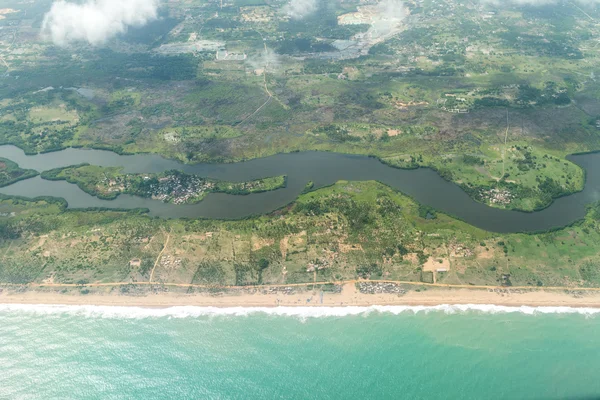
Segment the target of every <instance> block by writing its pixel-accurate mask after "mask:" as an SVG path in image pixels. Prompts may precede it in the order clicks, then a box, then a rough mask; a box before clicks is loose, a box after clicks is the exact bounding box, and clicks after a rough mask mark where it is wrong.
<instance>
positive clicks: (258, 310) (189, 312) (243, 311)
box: [0, 304, 600, 319]
mask: <svg viewBox="0 0 600 400" xmlns="http://www.w3.org/2000/svg"><path fill="white" fill-rule="evenodd" d="M430 312H441V313H445V314H461V313H469V312H475V313H485V314H505V313H521V314H526V315H540V314H580V315H585V316H593V315H595V314H600V308H583V307H582V308H579V307H530V306H518V307H509V306H497V305H491V304H441V305H437V306H369V307H358V306H356V307H354V306H347V307H224V308H220V307H197V306H176V307H167V308H145V307H128V306H93V305H43V304H39V305H38V304H0V313H32V314H37V315H77V316H83V317H89V318H125V319H143V318H197V317H205V316H208V317H215V316H248V315H253V314H266V315H273V316H284V317H297V318H301V319H306V318H320V317H345V316H354V315H368V314H372V313H379V314H392V315H398V314H403V313H412V314H419V313H430Z"/></svg>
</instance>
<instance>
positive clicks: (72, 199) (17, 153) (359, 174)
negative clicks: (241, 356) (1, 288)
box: [0, 145, 600, 233]
mask: <svg viewBox="0 0 600 400" xmlns="http://www.w3.org/2000/svg"><path fill="white" fill-rule="evenodd" d="M0 157H4V158H8V159H10V160H12V161H14V162H16V163H18V164H19V166H20V167H21V168H28V169H35V170H37V171H45V170H49V169H52V168H58V167H66V166H70V165H74V164H80V163H84V162H86V163H90V164H94V165H101V166H105V167H114V166H122V167H124V170H125V172H128V173H144V172H146V173H151V172H162V171H166V170H170V169H179V170H182V171H184V172H187V173H192V174H198V175H201V176H204V177H210V178H215V179H222V180H228V181H247V180H253V179H259V178H264V177H268V176H276V175H287V176H288V182H287V187H285V188H283V189H279V190H274V191H271V192H265V193H258V194H251V195H246V196H235V195H228V194H223V193H211V194H209V195H208V196H207V197H206V198H205V200H204V201H202V202H201V203H199V204H190V205H174V204H168V203H163V202H161V201H158V200H152V199H144V198H140V197H135V196H130V195H120V196H119V197H118V198H117V199H115V200H101V199H98V198H96V197H93V196H91V195H89V194H87V193H85V192H83V191H82V190H81V189H79V187H77V186H76V185H74V184H70V183H67V182H65V181H47V180H44V179H41V178H40V177H39V176H38V177H35V178H31V179H27V180H23V181H20V182H17V183H15V184H13V185H10V186H7V187H3V188H0V193H3V194H6V195H17V196H25V197H36V196H54V197H62V198H64V199H65V200H67V202H68V203H69V207H70V208H87V207H107V208H129V209H131V208H140V207H143V208H147V209H149V210H150V215H152V216H160V217H166V218H178V217H192V218H193V217H204V218H217V219H236V218H243V217H246V216H249V215H253V214H264V213H267V212H270V211H272V210H275V209H277V208H279V207H282V206H284V205H286V204H288V203H290V202H292V201H293V200H294V199H296V198H297V197H298V195H299V194H300V193H301V192H302V190H303V188H304V186H305V185H306V183H307V182H308V181H313V182H314V184H315V188H319V187H323V186H326V185H330V184H333V183H335V182H336V181H338V180H354V181H364V180H377V181H380V182H382V183H384V184H386V185H389V186H391V187H393V188H395V189H397V190H399V191H401V192H402V193H405V194H407V195H409V196H411V197H413V198H414V199H415V200H417V201H419V202H420V203H422V204H425V205H428V206H431V207H434V208H436V209H438V210H440V211H442V212H445V213H447V214H450V215H454V216H456V217H458V218H460V219H462V220H464V221H466V222H468V223H470V224H472V225H475V226H477V227H479V228H482V229H486V230H489V231H494V232H502V233H504V232H531V231H539V230H545V229H550V228H555V227H561V226H565V225H568V224H570V223H572V222H573V221H575V220H577V219H579V218H581V217H583V216H584V214H585V205H586V204H587V203H591V202H593V201H598V200H600V173H599V172H600V154H586V155H577V156H571V157H569V159H570V160H571V161H573V162H575V163H576V164H578V165H580V166H581V167H582V168H584V169H586V171H587V177H586V185H585V189H584V190H583V191H582V192H579V193H576V194H573V195H571V196H567V197H563V198H560V199H557V200H556V201H555V202H554V203H553V204H552V205H551V206H550V207H548V208H546V209H545V210H543V211H539V212H535V213H523V212H518V211H508V210H500V209H496V208H492V207H488V206H486V205H484V204H481V203H478V202H476V201H474V200H472V199H471V198H470V197H469V196H468V195H467V194H466V193H465V192H464V191H463V190H462V189H460V188H459V187H458V186H456V185H455V184H453V183H450V182H447V181H445V180H443V179H442V178H441V177H440V176H439V175H438V174H437V173H436V172H435V171H433V170H430V169H426V168H421V169H416V170H402V169H396V168H392V167H389V166H387V165H385V164H383V163H381V162H380V161H378V160H377V159H375V158H370V157H366V156H356V155H346V154H338V153H324V152H302V153H289V154H278V155H274V156H271V157H265V158H260V159H254V160H250V161H245V162H239V163H234V164H196V165H186V164H181V163H179V162H177V161H174V160H169V159H165V158H162V157H161V156H158V155H155V154H136V155H118V154H116V153H114V152H111V151H104V150H87V149H72V148H70V149H66V150H62V151H59V152H54V153H46V154H38V155H33V156H28V155H25V154H24V152H23V151H22V150H21V149H19V148H17V147H15V146H10V145H5V146H0Z"/></svg>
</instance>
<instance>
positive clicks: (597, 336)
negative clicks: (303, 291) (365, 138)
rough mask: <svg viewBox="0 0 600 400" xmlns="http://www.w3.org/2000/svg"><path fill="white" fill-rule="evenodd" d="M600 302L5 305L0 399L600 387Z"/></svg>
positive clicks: (512, 395) (581, 391)
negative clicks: (597, 306)
mask: <svg viewBox="0 0 600 400" xmlns="http://www.w3.org/2000/svg"><path fill="white" fill-rule="evenodd" d="M599 372H600V310H594V309H570V308H529V307H520V308H507V307H496V306H438V307H365V308H360V307H348V308H285V307H282V308H277V309H252V308H246V309H244V308H230V309H215V308H203V307H174V308H168V309H142V308H133V307H131V308H129V307H96V306H32V305H0V398H1V399H588V398H589V399H592V398H600V378H599Z"/></svg>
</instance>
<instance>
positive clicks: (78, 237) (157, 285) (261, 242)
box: [0, 181, 600, 306]
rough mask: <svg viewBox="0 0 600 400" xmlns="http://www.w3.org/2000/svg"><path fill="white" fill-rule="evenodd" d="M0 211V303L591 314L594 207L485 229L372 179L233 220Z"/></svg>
mask: <svg viewBox="0 0 600 400" xmlns="http://www.w3.org/2000/svg"><path fill="white" fill-rule="evenodd" d="M0 212H2V215H8V217H4V218H0V239H2V240H1V241H0V254H2V255H3V256H2V263H1V264H0V282H1V283H0V289H2V293H1V295H0V302H3V303H6V302H32V303H36V302H37V303H65V302H72V303H78V302H80V303H89V304H123V305H134V304H135V305H148V306H151V305H152V306H156V305H177V304H198V305H219V306H227V305H230V306H234V305H246V306H248V305H273V306H274V305H303V306H304V305H312V304H315V305H369V304H444V303H495V304H510V305H520V304H528V305H579V306H598V305H600V301H599V300H598V296H597V294H598V293H599V292H600V269H599V268H598V265H600V256H599V255H598V252H597V249H596V248H595V246H594V244H595V243H598V242H599V241H600V204H598V203H596V204H592V205H590V206H589V208H588V212H587V214H586V216H585V218H584V219H583V220H581V221H578V222H577V223H575V224H573V225H572V226H569V227H565V228H562V229H558V230H554V231H550V232H544V233H535V234H524V233H515V234H498V233H492V232H487V231H484V230H481V229H478V228H475V227H473V226H471V225H469V224H467V223H465V222H462V221H459V220H456V219H454V218H452V217H449V216H447V215H445V214H442V213H436V212H435V211H434V210H433V212H432V210H430V209H427V208H426V207H423V206H419V205H418V204H417V203H416V202H414V201H413V200H411V199H410V198H408V197H407V196H405V195H402V194H401V193H398V192H396V191H394V190H392V189H390V188H389V187H386V186H385V185H382V184H379V183H376V182H372V181H370V182H347V181H340V182H338V183H337V184H335V185H333V186H330V187H327V188H321V189H318V190H314V191H311V192H309V193H306V194H303V195H301V196H300V197H299V198H298V200H297V201H295V202H294V203H293V204H291V205H290V206H289V207H286V208H284V209H281V210H278V211H276V212H273V213H271V214H270V215H264V216H259V217H253V218H248V219H245V220H235V221H217V220H186V219H172V220H163V219H158V218H152V217H150V216H148V215H144V214H140V213H135V212H123V211H113V210H91V211H90V210H88V211H81V210H70V211H67V210H65V207H64V204H63V203H61V202H59V201H56V200H52V199H44V198H40V199H33V200H26V199H18V198H10V197H3V198H2V200H0ZM157 293H160V295H156V294H157ZM71 295H73V296H74V295H78V296H79V297H77V298H75V297H70V296H71ZM36 296H37V297H36ZM52 296H54V297H52ZM321 301H322V302H321Z"/></svg>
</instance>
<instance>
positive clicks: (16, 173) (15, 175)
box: [0, 158, 38, 187]
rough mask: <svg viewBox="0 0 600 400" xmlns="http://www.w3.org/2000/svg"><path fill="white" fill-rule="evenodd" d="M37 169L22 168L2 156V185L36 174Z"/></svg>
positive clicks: (0, 167)
mask: <svg viewBox="0 0 600 400" xmlns="http://www.w3.org/2000/svg"><path fill="white" fill-rule="evenodd" d="M37 174H38V173H37V171H34V170H31V169H21V168H19V166H18V165H17V164H16V163H14V162H12V161H10V160H7V159H5V158H0V187H2V186H8V185H11V184H13V183H15V182H18V181H21V180H23V179H29V178H32V177H34V176H36V175H37Z"/></svg>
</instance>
